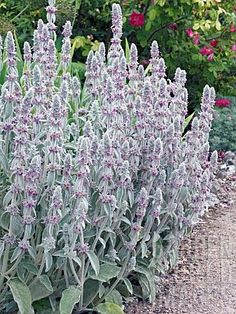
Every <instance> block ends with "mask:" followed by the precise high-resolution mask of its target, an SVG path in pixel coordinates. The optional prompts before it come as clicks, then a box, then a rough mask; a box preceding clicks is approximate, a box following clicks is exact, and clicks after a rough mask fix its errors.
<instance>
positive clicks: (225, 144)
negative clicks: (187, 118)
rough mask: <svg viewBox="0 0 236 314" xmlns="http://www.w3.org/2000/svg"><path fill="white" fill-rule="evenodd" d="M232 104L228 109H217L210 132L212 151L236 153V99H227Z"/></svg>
mask: <svg viewBox="0 0 236 314" xmlns="http://www.w3.org/2000/svg"><path fill="white" fill-rule="evenodd" d="M226 99H229V100H230V101H231V103H230V104H229V105H228V106H226V107H221V108H220V107H215V113H214V122H213V125H212V131H211V132H210V145H211V149H212V150H217V151H220V150H223V151H234V152H235V151H236V138H235V130H236V98H235V97H226Z"/></svg>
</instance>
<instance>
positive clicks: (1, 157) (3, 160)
mask: <svg viewBox="0 0 236 314" xmlns="http://www.w3.org/2000/svg"><path fill="white" fill-rule="evenodd" d="M0 164H1V166H2V169H3V171H4V172H5V174H7V173H8V170H9V163H8V159H7V158H6V155H5V154H4V152H3V150H2V148H0Z"/></svg>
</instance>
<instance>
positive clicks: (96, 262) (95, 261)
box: [87, 250, 100, 276]
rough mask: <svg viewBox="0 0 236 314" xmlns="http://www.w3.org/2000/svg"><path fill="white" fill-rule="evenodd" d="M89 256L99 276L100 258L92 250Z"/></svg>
mask: <svg viewBox="0 0 236 314" xmlns="http://www.w3.org/2000/svg"><path fill="white" fill-rule="evenodd" d="M87 256H88V258H89V261H90V264H91V266H92V268H93V270H94V272H95V274H96V276H98V274H99V270H100V265H99V259H98V257H97V255H96V254H95V253H94V252H93V251H91V250H90V251H89V252H88V253H87Z"/></svg>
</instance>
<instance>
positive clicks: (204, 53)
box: [199, 46, 214, 56]
mask: <svg viewBox="0 0 236 314" xmlns="http://www.w3.org/2000/svg"><path fill="white" fill-rule="evenodd" d="M199 52H200V54H201V55H202V56H209V55H211V54H213V53H214V50H213V48H211V47H207V46H204V47H202V48H200V50H199Z"/></svg>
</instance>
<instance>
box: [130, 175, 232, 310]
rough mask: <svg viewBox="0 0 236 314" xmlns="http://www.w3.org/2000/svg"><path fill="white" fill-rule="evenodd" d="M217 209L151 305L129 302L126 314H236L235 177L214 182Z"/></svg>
mask: <svg viewBox="0 0 236 314" xmlns="http://www.w3.org/2000/svg"><path fill="white" fill-rule="evenodd" d="M217 184H218V188H217V197H218V199H219V203H218V204H217V205H215V206H214V207H213V208H211V209H210V210H209V211H208V212H207V214H206V215H205V216H204V218H203V219H202V222H201V223H200V224H199V225H198V226H197V227H196V228H195V229H194V231H193V232H192V234H191V235H190V236H189V237H187V238H186V239H185V240H184V241H183V243H182V245H181V249H180V258H179V262H178V265H177V266H176V268H175V269H174V270H173V271H172V272H171V273H170V274H167V275H165V276H162V277H161V278H160V280H159V283H158V284H157V289H158V290H160V292H159V293H158V296H157V299H156V302H155V303H154V304H152V305H151V304H149V303H147V302H140V301H138V300H132V301H131V302H130V303H129V304H128V305H127V306H126V310H125V313H127V314H141V313H145V314H150V313H153V314H154V313H155V314H167V313H168V314H181V313H188V314H201V313H206V314H236V173H235V172H234V173H232V171H231V172H230V173H228V174H227V173H224V174H223V175H222V173H221V175H220V176H219V177H218V179H217Z"/></svg>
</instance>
